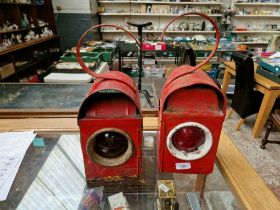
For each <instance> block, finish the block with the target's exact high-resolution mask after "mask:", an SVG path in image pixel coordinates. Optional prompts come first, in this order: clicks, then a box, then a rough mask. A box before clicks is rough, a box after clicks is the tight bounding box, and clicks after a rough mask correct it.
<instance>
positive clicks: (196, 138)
mask: <svg viewBox="0 0 280 210" xmlns="http://www.w3.org/2000/svg"><path fill="white" fill-rule="evenodd" d="M204 142H205V133H204V131H203V130H202V129H201V128H198V127H195V126H188V127H183V128H180V129H179V130H177V131H176V132H175V134H174V135H173V136H172V143H173V145H174V147H175V148H176V149H177V150H179V151H184V152H193V151H195V150H197V149H198V147H200V146H201V145H202V144H204Z"/></svg>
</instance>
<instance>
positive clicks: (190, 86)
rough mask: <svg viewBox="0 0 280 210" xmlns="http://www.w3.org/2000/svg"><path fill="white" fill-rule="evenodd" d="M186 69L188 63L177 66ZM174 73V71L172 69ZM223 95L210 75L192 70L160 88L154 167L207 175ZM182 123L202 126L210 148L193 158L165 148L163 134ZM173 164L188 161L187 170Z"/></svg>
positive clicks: (219, 125) (221, 118) (220, 120)
mask: <svg viewBox="0 0 280 210" xmlns="http://www.w3.org/2000/svg"><path fill="white" fill-rule="evenodd" d="M182 68H184V69H185V70H187V69H188V68H190V69H191V68H192V67H189V66H181V67H178V68H177V69H176V70H175V71H180V70H181V69H182ZM175 75H176V72H175ZM225 111H226V103H225V98H224V96H223V94H222V92H221V91H220V89H219V88H218V87H217V86H216V84H215V83H214V82H213V80H212V79H211V78H209V76H208V75H207V74H206V73H205V72H204V71H202V70H196V71H194V72H192V73H190V74H185V75H184V76H181V77H179V78H177V79H176V80H173V81H172V82H171V83H169V85H167V86H165V87H164V89H163V90H162V94H161V101H160V111H159V141H158V145H157V148H158V168H159V171H161V172H176V173H193V174H200V173H203V174H208V173H211V172H212V170H213V165H214V160H215V157H216V152H217V147H218V142H219V138H220V132H221V128H222V124H223V121H224V117H225ZM186 122H195V123H199V124H202V125H204V126H206V127H207V128H208V129H209V130H210V132H211V134H212V138H213V144H212V146H211V149H210V151H209V152H208V153H207V154H206V155H205V156H204V157H201V158H199V159H196V160H182V159H179V158H177V157H175V156H174V155H173V154H171V153H170V151H169V150H168V148H167V136H168V134H169V133H170V132H171V130H172V129H174V127H176V126H177V125H180V124H182V123H186ZM176 163H177V164H178V163H183V164H184V163H188V164H189V165H190V168H189V169H186V170H182V169H176Z"/></svg>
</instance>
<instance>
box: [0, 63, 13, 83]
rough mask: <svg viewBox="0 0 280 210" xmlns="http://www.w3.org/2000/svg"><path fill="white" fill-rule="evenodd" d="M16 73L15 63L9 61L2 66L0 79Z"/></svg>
mask: <svg viewBox="0 0 280 210" xmlns="http://www.w3.org/2000/svg"><path fill="white" fill-rule="evenodd" d="M14 73H15V67H14V64H12V63H9V64H6V65H4V66H1V67H0V80H2V79H5V78H7V77H9V76H11V75H12V74H14Z"/></svg>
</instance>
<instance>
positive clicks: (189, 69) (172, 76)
mask: <svg viewBox="0 0 280 210" xmlns="http://www.w3.org/2000/svg"><path fill="white" fill-rule="evenodd" d="M189 15H198V16H201V17H203V18H205V19H206V20H208V21H209V22H210V23H211V24H212V25H213V27H214V29H215V31H216V44H215V46H214V48H213V50H212V52H211V53H210V55H209V56H208V57H207V59H205V60H204V61H203V62H201V63H200V64H198V65H196V66H194V67H190V66H187V65H186V66H185V67H183V68H181V67H180V69H179V68H176V69H174V70H173V72H172V73H171V74H170V76H169V78H168V79H167V81H166V83H165V85H164V87H166V86H167V85H169V84H170V83H171V82H172V81H174V80H176V79H177V78H179V77H181V76H183V75H185V74H190V73H192V72H194V71H195V70H197V69H199V68H200V67H201V66H203V65H205V64H206V63H208V62H209V61H210V59H211V58H212V57H213V56H214V54H215V53H216V51H217V49H218V47H219V42H220V30H219V27H218V25H217V23H216V22H215V21H214V20H213V19H212V18H211V17H209V16H208V15H205V14H202V13H198V12H188V13H184V14H181V15H179V16H177V17H175V18H173V19H172V20H171V21H170V22H169V23H168V24H167V25H166V26H165V27H164V29H163V32H162V34H161V36H160V41H162V39H163V37H164V34H165V32H166V30H167V28H168V27H169V26H170V24H171V23H173V22H174V21H175V20H177V19H179V18H181V17H184V16H189Z"/></svg>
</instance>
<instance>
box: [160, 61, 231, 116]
mask: <svg viewBox="0 0 280 210" xmlns="http://www.w3.org/2000/svg"><path fill="white" fill-rule="evenodd" d="M177 69H178V71H186V72H188V71H190V72H192V73H191V74H185V75H183V76H181V77H180V78H178V79H177V80H176V82H172V83H170V84H169V85H168V86H166V87H165V88H163V89H162V93H161V100H160V112H163V110H164V105H165V103H166V101H167V98H168V97H169V96H170V95H171V94H172V93H174V92H175V91H176V90H179V89H183V88H188V87H191V86H198V85H203V86H208V87H209V88H211V89H214V90H215V91H216V93H217V95H219V98H220V100H221V103H222V104H221V105H222V110H223V113H225V112H226V100H225V96H224V94H223V93H222V92H221V90H220V89H219V88H218V87H217V85H216V84H215V82H214V81H213V80H212V79H211V78H210V77H209V76H208V75H207V74H206V73H205V72H204V71H203V70H200V69H198V70H196V71H194V72H193V71H192V66H180V67H178V68H177ZM186 100H187V99H186ZM190 100H191V99H190Z"/></svg>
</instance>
